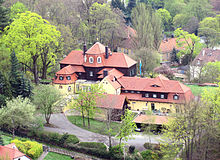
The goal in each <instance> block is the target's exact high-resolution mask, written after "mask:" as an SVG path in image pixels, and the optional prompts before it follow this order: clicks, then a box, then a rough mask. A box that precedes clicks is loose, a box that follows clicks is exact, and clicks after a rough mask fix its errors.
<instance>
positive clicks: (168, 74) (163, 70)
mask: <svg viewBox="0 0 220 160" xmlns="http://www.w3.org/2000/svg"><path fill="white" fill-rule="evenodd" d="M154 72H156V73H159V74H163V75H165V76H166V77H167V78H168V79H173V78H174V71H172V69H171V68H170V67H169V66H168V65H166V64H163V65H162V66H159V67H157V68H155V69H154Z"/></svg>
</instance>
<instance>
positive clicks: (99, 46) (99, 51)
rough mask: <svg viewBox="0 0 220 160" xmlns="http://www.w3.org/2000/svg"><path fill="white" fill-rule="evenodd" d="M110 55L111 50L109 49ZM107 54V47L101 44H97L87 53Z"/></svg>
mask: <svg viewBox="0 0 220 160" xmlns="http://www.w3.org/2000/svg"><path fill="white" fill-rule="evenodd" d="M108 52H109V53H110V52H111V50H110V49H108ZM102 53H105V46H104V45H103V44H101V43H99V42H96V43H95V44H94V45H93V46H92V47H91V48H89V49H88V50H87V51H86V54H102Z"/></svg>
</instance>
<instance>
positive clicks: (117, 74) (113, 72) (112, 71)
mask: <svg viewBox="0 0 220 160" xmlns="http://www.w3.org/2000/svg"><path fill="white" fill-rule="evenodd" d="M104 70H107V71H108V75H112V76H114V77H115V78H117V79H118V78H120V77H122V76H123V75H124V74H123V73H121V72H120V71H118V70H117V69H115V68H104V69H102V70H101V71H99V72H98V74H101V75H100V76H99V77H98V78H103V71H104Z"/></svg>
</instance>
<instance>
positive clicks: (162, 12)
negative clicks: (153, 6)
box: [156, 8, 172, 31]
mask: <svg viewBox="0 0 220 160" xmlns="http://www.w3.org/2000/svg"><path fill="white" fill-rule="evenodd" d="M156 13H157V14H158V15H159V16H160V18H161V20H162V24H163V28H164V30H165V31H170V30H171V29H172V28H171V22H172V17H171V15H170V13H169V11H167V10H166V9H162V8H160V9H158V10H157V11H156Z"/></svg>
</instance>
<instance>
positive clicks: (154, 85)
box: [151, 84, 160, 87]
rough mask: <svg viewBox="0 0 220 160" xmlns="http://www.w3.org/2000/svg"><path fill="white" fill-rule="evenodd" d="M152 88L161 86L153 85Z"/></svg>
mask: <svg viewBox="0 0 220 160" xmlns="http://www.w3.org/2000/svg"><path fill="white" fill-rule="evenodd" d="M151 87H160V86H158V85H156V84H153V85H152V86H151Z"/></svg>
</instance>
